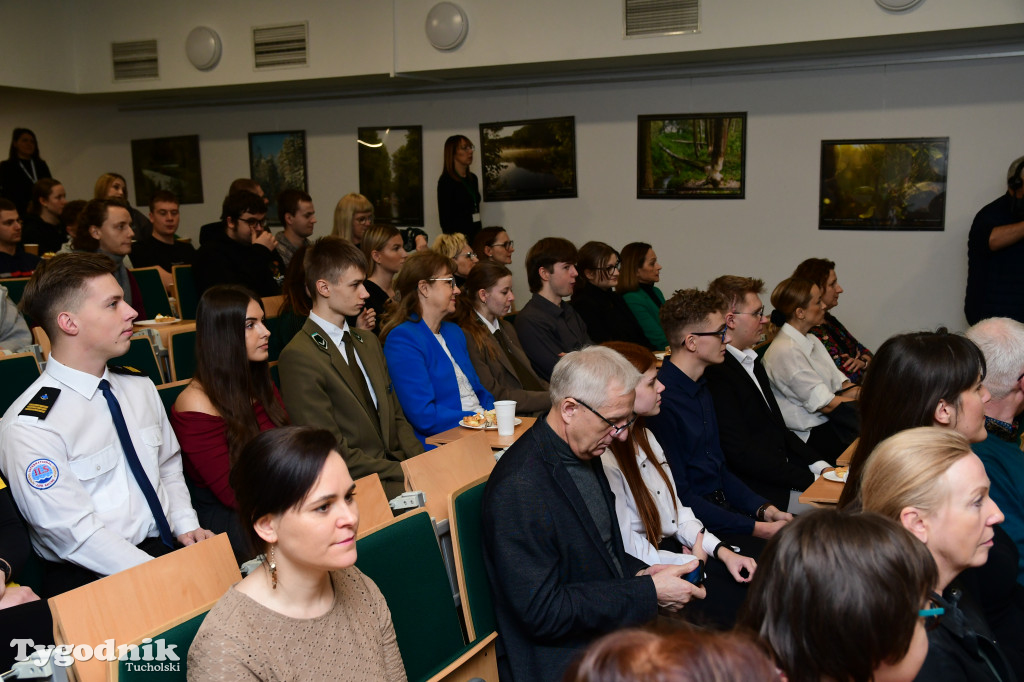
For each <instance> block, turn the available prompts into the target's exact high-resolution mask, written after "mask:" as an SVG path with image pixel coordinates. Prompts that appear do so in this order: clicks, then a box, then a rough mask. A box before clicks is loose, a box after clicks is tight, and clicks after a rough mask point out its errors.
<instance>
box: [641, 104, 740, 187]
mask: <svg viewBox="0 0 1024 682" xmlns="http://www.w3.org/2000/svg"><path fill="white" fill-rule="evenodd" d="M636 148H637V160H636V196H637V198H638V199H742V198H743V196H744V192H745V190H746V184H747V183H746V158H747V114H746V112H731V113H722V114H658V115H650V116H638V117H637V145H636Z"/></svg>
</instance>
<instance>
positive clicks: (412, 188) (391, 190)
mask: <svg viewBox="0 0 1024 682" xmlns="http://www.w3.org/2000/svg"><path fill="white" fill-rule="evenodd" d="M357 133H358V137H357V142H358V147H359V193H360V194H362V195H363V196H364V197H366V198H367V199H368V200H369V201H370V203H371V204H373V219H374V221H375V222H378V223H390V224H392V225H410V226H417V227H422V226H423V224H424V217H423V126H391V127H360V128H359V129H358V130H357Z"/></svg>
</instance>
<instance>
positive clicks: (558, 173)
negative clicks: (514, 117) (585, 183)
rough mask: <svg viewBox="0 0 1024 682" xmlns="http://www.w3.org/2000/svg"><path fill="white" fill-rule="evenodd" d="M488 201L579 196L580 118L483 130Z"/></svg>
mask: <svg viewBox="0 0 1024 682" xmlns="http://www.w3.org/2000/svg"><path fill="white" fill-rule="evenodd" d="M480 153H481V156H482V158H481V163H482V164H483V170H484V180H483V182H484V201H519V200H522V199H562V198H565V197H575V196H576V118H575V117H574V116H563V117H561V118H538V119H533V120H529V121H506V122H502V123H481V124H480Z"/></svg>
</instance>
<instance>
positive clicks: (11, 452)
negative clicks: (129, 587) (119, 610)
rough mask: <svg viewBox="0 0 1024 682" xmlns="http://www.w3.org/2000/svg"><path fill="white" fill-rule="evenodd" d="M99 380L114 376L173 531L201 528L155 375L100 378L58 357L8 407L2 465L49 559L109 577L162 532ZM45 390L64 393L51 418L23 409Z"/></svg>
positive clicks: (0, 432) (0, 429) (138, 559)
mask: <svg viewBox="0 0 1024 682" xmlns="http://www.w3.org/2000/svg"><path fill="white" fill-rule="evenodd" d="M100 379H106V380H107V381H109V382H110V386H111V389H112V390H113V393H114V396H115V397H116V398H117V401H118V403H119V404H120V405H121V411H122V412H123V413H124V419H125V422H126V423H127V425H128V431H129V433H130V435H131V439H132V444H133V445H134V446H135V451H136V452H137V453H138V456H139V460H140V461H141V463H142V466H143V469H144V470H145V472H146V475H147V476H148V477H149V480H150V483H152V484H153V488H154V489H155V490H156V494H157V497H158V498H159V500H160V506H161V508H162V509H163V511H164V515H165V516H166V517H167V521H168V523H170V526H171V531H172V532H173V533H174V535H176V536H177V535H181V534H182V533H187V532H189V531H193V530H196V529H197V528H198V527H199V520H198V518H197V517H196V513H195V511H194V510H193V509H192V501H191V499H190V497H189V493H188V489H187V488H186V487H185V478H184V476H182V473H181V450H180V448H179V447H178V441H177V439H176V438H175V437H174V432H173V431H172V430H171V425H170V422H169V421H168V420H167V414H166V412H165V411H164V405H163V402H162V401H161V400H160V395H159V394H158V393H157V391H156V387H155V386H154V385H153V382H152V381H150V380H149V379H148V378H147V377H138V376H126V375H122V374H114V373H111V372H110V371H104V373H103V376H102V377H97V376H93V375H91V374H87V373H85V372H80V371H78V370H75V369H72V368H70V367H67V366H65V365H63V364H61V363H60V361H58V360H57V359H56V358H54V357H53V356H52V355H51V356H50V360H49V362H47V363H46V371H44V372H43V374H42V375H41V376H40V377H39V379H37V380H36V381H35V382H34V383H33V384H32V386H30V387H29V388H28V390H26V391H25V392H24V393H23V394H22V395H21V396H20V397H19V398H18V399H17V400H15V401H14V403H13V404H12V405H11V407H10V408H9V409H8V410H7V413H6V414H4V418H3V422H2V423H0V469H2V470H3V472H4V475H5V476H6V477H7V480H8V481H9V483H10V487H11V493H12V494H13V495H14V501H15V502H16V503H17V505H18V509H19V510H21V513H22V514H23V515H24V516H25V519H26V520H27V521H28V524H29V536H30V537H31V539H32V546H33V547H34V548H35V550H36V552H37V553H38V554H39V555H40V556H41V557H43V558H44V559H48V560H50V561H68V562H71V563H74V564H78V565H79V566H82V567H84V568H87V569H89V570H91V571H95V572H97V573H100V574H102V575H110V574H112V573H117V572H118V571H122V570H124V569H126V568H131V567H132V566H136V565H138V564H141V563H143V562H145V561H148V560H149V559H150V556H149V555H148V554H146V553H145V552H143V551H142V550H140V549H138V548H136V547H135V545H137V544H139V543H141V542H142V541H143V540H145V539H146V538H149V537H156V536H157V535H158V534H159V533H158V531H157V526H156V520H155V519H154V518H153V513H152V512H151V511H150V508H149V505H148V504H147V503H146V498H145V496H144V495H143V494H142V489H141V488H139V485H138V483H137V482H136V481H135V477H134V476H133V475H132V472H131V470H130V469H129V467H128V462H127V460H126V459H125V455H124V451H123V449H122V448H121V441H120V439H119V438H118V435H117V429H116V428H115V426H114V420H113V417H112V416H111V414H110V408H109V406H108V405H107V401H106V399H105V398H104V397H103V392H102V391H100V390H99V383H100ZM44 388H45V389H46V391H45V392H46V393H51V394H52V392H53V390H54V389H56V390H59V391H60V394H59V395H58V396H57V397H56V398H55V399H53V405H52V407H51V408H50V410H49V411H48V412H46V413H45V416H43V417H41V416H39V413H34V414H33V413H30V414H26V415H23V414H20V413H21V412H22V411H23V409H24V408H25V407H26V405H28V404H29V402H30V401H31V400H32V399H33V398H34V397H35V396H36V394H37V393H39V392H40V390H41V389H44ZM51 397H52V396H51Z"/></svg>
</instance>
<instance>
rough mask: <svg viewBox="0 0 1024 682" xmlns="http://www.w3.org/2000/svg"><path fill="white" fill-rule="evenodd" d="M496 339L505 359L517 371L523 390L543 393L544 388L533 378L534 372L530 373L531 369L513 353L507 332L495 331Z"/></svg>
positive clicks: (499, 328) (498, 329)
mask: <svg viewBox="0 0 1024 682" xmlns="http://www.w3.org/2000/svg"><path fill="white" fill-rule="evenodd" d="M494 338H496V339H497V340H498V345H499V346H501V350H502V351H503V352H504V353H505V357H507V358H508V361H509V362H511V363H512V369H513V370H515V373H516V376H517V377H518V378H519V383H520V384H522V385H523V388H524V389H525V390H527V391H543V390H544V388H543V387H542V386H541V385H540V382H539V381H537V379H536V378H535V377H534V376H533V372H531V371H530V368H529V367H526V366H525V365H524V364H523V363H521V362H520V361H519V360H518V359H517V358H516V354H515V353H513V352H512V345H511V343H510V342H509V340H508V336H506V335H505V332H503V331H502V330H501V327H498V328H497V329H496V330H495V331H494Z"/></svg>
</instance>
